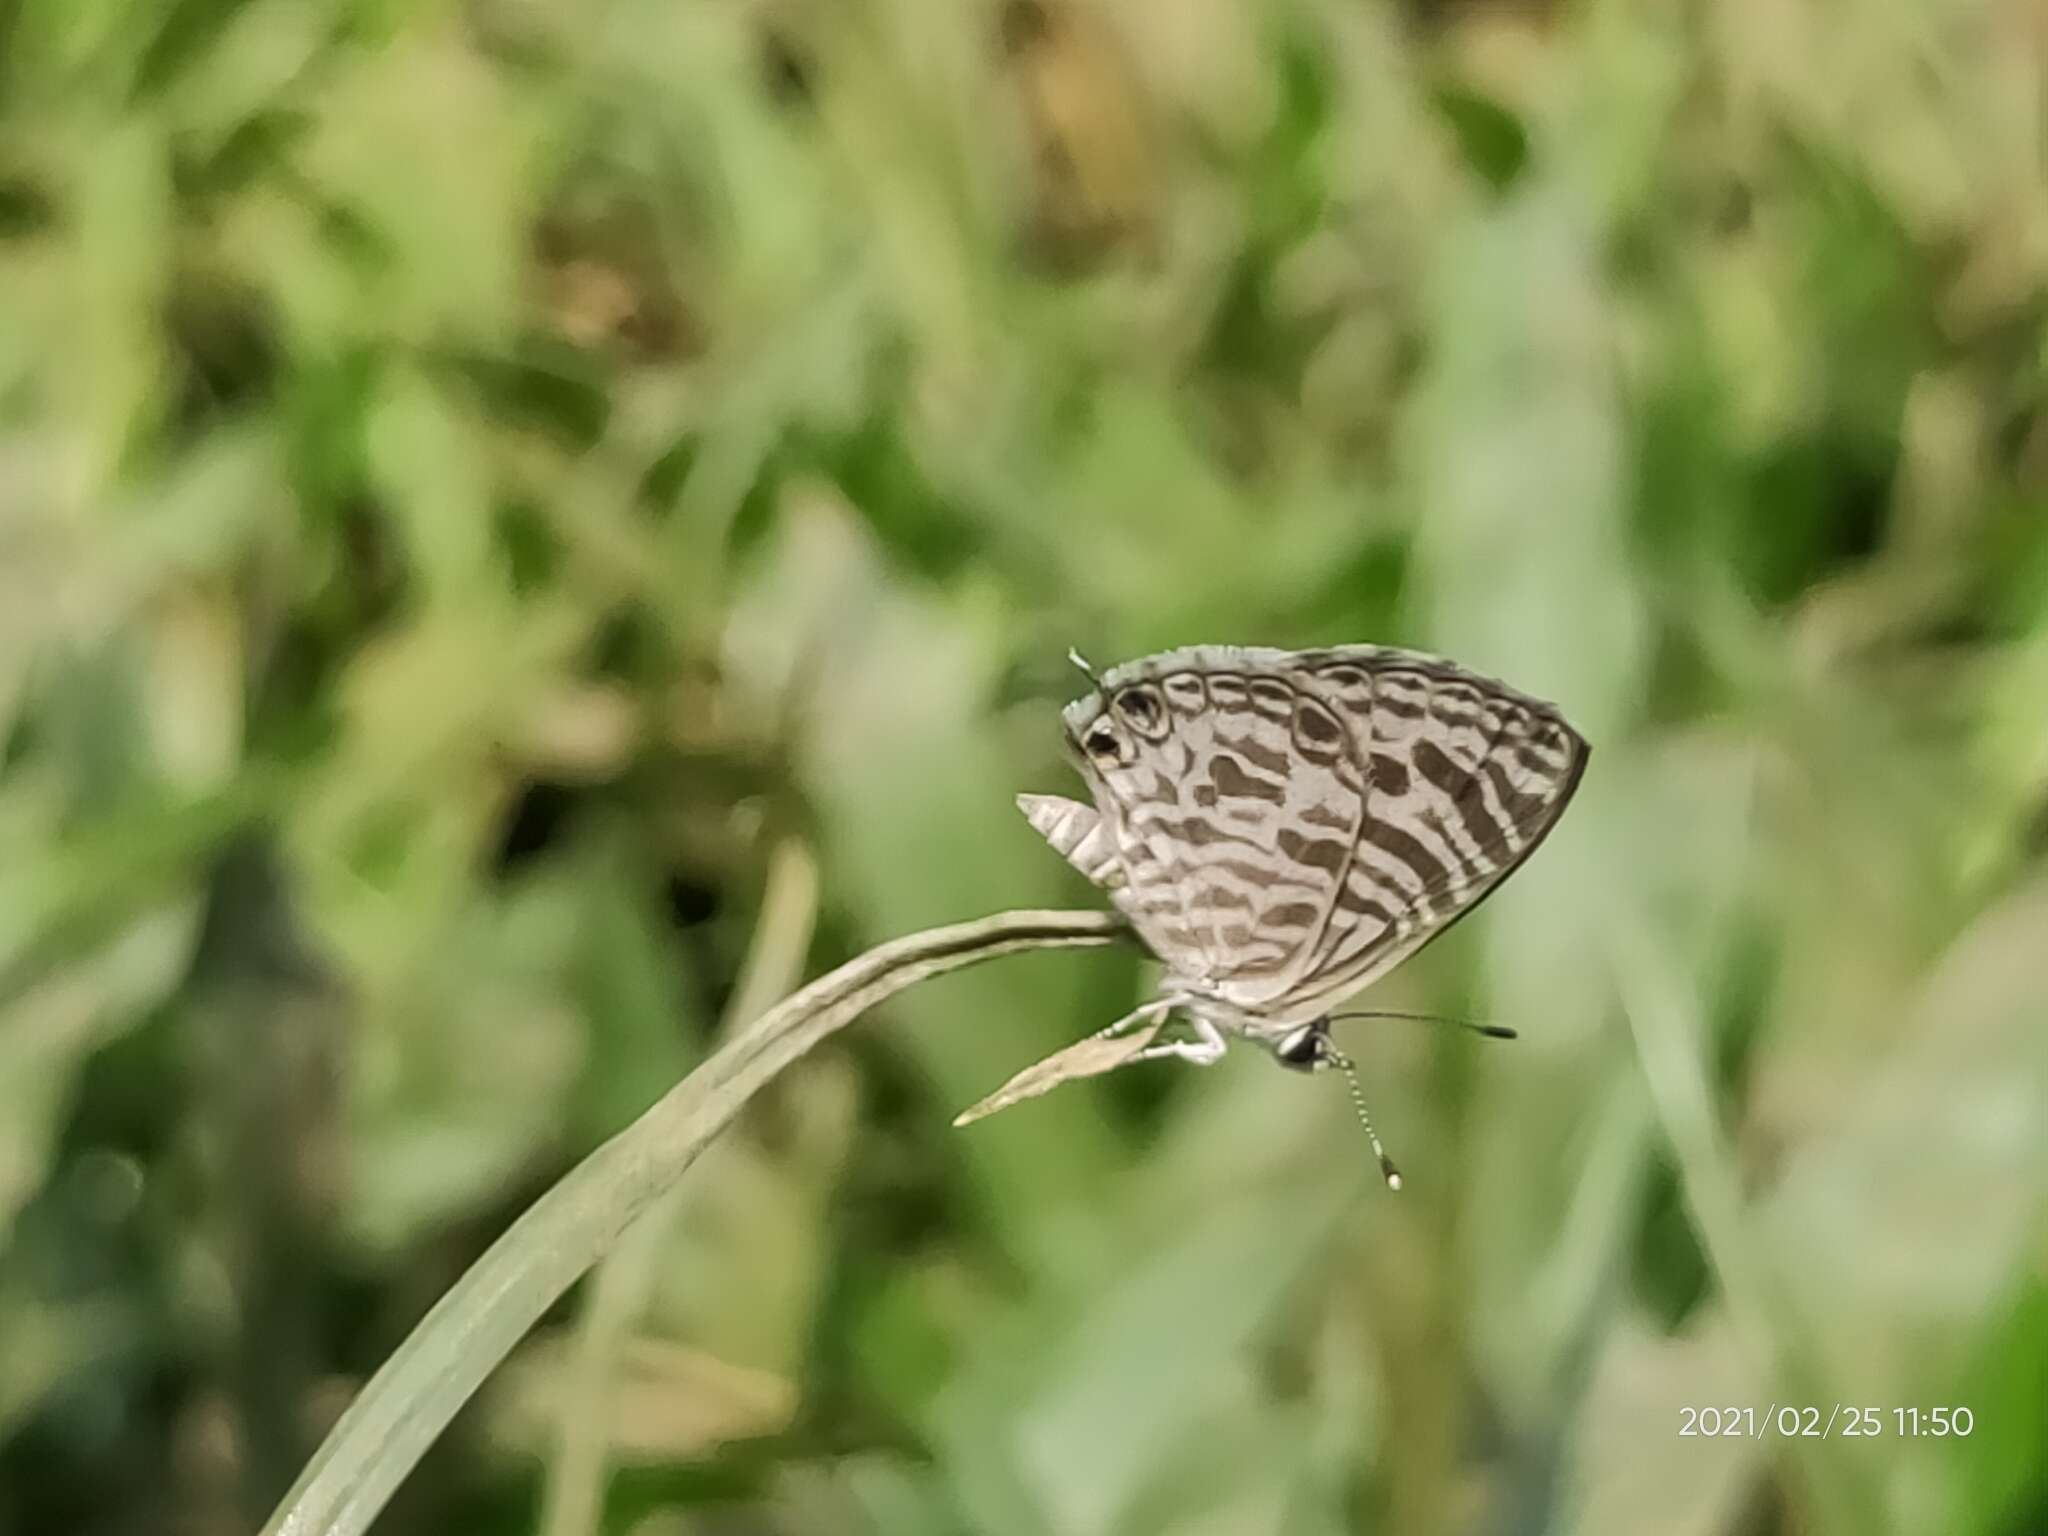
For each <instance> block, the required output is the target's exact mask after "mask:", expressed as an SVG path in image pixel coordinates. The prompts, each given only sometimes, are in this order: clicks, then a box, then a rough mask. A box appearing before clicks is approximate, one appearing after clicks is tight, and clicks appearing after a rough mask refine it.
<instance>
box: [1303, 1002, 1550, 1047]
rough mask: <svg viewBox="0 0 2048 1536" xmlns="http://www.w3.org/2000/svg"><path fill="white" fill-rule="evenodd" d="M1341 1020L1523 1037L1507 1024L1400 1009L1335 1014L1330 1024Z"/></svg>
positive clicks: (1498, 1037) (1491, 1036)
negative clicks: (1389, 1021)
mask: <svg viewBox="0 0 2048 1536" xmlns="http://www.w3.org/2000/svg"><path fill="white" fill-rule="evenodd" d="M1341 1019H1408V1020H1411V1021H1413V1022H1414V1023H1417V1024H1449V1025H1451V1026H1452V1027H1454V1028H1457V1029H1469V1030H1470V1031H1472V1033H1473V1034H1475V1035H1484V1036H1485V1037H1486V1038H1487V1039H1489V1040H1519V1039H1521V1038H1522V1037H1521V1036H1520V1035H1518V1034H1516V1033H1515V1032H1514V1031H1513V1030H1512V1029H1509V1028H1508V1027H1507V1025H1505V1024H1474V1023H1473V1022H1472V1021H1471V1020H1470V1019H1453V1018H1449V1017H1446V1016H1445V1015H1443V1014H1441V1013H1409V1012H1406V1011H1405V1010H1403V1009H1400V1008H1361V1009H1358V1010H1356V1011H1354V1012H1351V1013H1333V1014H1331V1015H1330V1022H1331V1023H1333V1024H1334V1023H1336V1022H1338V1021H1339V1020H1341Z"/></svg>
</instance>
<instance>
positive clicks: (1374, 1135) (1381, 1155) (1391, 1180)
mask: <svg viewBox="0 0 2048 1536" xmlns="http://www.w3.org/2000/svg"><path fill="white" fill-rule="evenodd" d="M1329 1062H1330V1065H1331V1066H1333V1067H1338V1068H1340V1069H1342V1071H1343V1073H1344V1081H1345V1082H1346V1083H1347V1084H1349V1085H1350V1088H1351V1107H1352V1108H1353V1109H1355V1110H1357V1111H1358V1123H1359V1124H1360V1125H1362V1126H1364V1127H1365V1139H1366V1140H1367V1141H1369V1142H1371V1143H1372V1155H1373V1156H1374V1157H1376V1158H1378V1159H1379V1160H1380V1177H1381V1178H1383V1179H1385V1180H1386V1181H1387V1188H1389V1189H1391V1190H1393V1191H1394V1192H1395V1193H1396V1194H1398V1193H1400V1190H1401V1170H1400V1169H1398V1168H1396V1167H1395V1166H1394V1160H1393V1159H1392V1158H1391V1157H1389V1156H1387V1149H1386V1148H1385V1147H1383V1146H1381V1145H1380V1133H1379V1132H1378V1131H1376V1130H1374V1129H1373V1128H1372V1111H1371V1110H1369V1109H1367V1108H1366V1107H1365V1090H1364V1089H1363V1088H1361V1087H1360V1086H1359V1083H1358V1063H1357V1062H1355V1061H1353V1060H1352V1059H1351V1058H1350V1057H1349V1056H1346V1055H1344V1054H1343V1053H1342V1052H1341V1051H1334V1050H1333V1051H1331V1052H1330V1054H1329Z"/></svg>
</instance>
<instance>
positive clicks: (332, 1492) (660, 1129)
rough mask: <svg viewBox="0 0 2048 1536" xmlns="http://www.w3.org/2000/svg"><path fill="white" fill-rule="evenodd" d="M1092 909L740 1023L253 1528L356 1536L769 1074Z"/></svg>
mask: <svg viewBox="0 0 2048 1536" xmlns="http://www.w3.org/2000/svg"><path fill="white" fill-rule="evenodd" d="M1123 932H1124V926H1123V924H1122V922H1121V921H1120V920H1119V919H1118V918H1116V917H1114V916H1112V915H1110V914H1108V913H1102V912H1004V913H999V914H997V915H996V916H994V917H987V918H983V919H981V920H980V921H978V922H972V923H958V924H954V925H953V926H951V927H947V928H934V929H931V930H930V931H928V932H925V933H920V934H913V935H912V936H910V937H908V938H902V939H894V940H891V941H890V942H889V943H887V944H882V945H879V946H877V947H876V948H874V949H871V950H869V951H868V952H867V953H866V954H864V955H862V956H860V957H859V958H858V959H856V960H850V961H848V962H847V963H846V964H845V965H842V966H841V967H840V968H839V969H838V970H836V971H833V972H832V973H831V974H829V975H826V976H822V977H820V978H819V979H818V980H816V981H814V982H812V983H811V984H810V985H809V986H807V987H805V988H804V989H803V990H802V991H800V992H798V993H796V994H794V995H793V996H791V997H789V998H788V999H786V1000H785V1001H783V1002H782V1003H780V1004H778V1005H777V1006H776V1007H774V1008H771V1009H770V1010H769V1011H768V1012H766V1013H764V1014H763V1015H761V1017H760V1018H759V1019H757V1020H756V1021H755V1022H754V1023H753V1024H752V1025H751V1026H750V1027H748V1028H747V1029H745V1030H744V1031H742V1032H741V1033H740V1034H738V1035H737V1036H735V1037H734V1038H733V1039H732V1040H730V1041H728V1042H727V1043H726V1044H725V1045H724V1046H723V1047H721V1048H720V1049H719V1050H718V1051H717V1052H716V1053H715V1054H714V1055H712V1057H711V1058H710V1059H709V1060H707V1061H706V1062H705V1063H704V1064H703V1065H702V1066H700V1067H698V1068H697V1070H696V1071H694V1072H692V1073H691V1074H690V1075H689V1076H688V1077H686V1078H684V1079H683V1080H682V1082H680V1083H678V1084H677V1085H676V1086H675V1087H674V1088H672V1089H670V1090H669V1091H668V1093H666V1094H664V1095H663V1096H662V1098H661V1099H660V1100H659V1101H657V1102H656V1103H655V1104H654V1106H653V1107H652V1108H651V1109H649V1110H648V1111H647V1112H646V1113H645V1114H644V1115H642V1116H641V1117H640V1118H639V1119H638V1120H635V1121H634V1122H633V1123H632V1124H631V1125H629V1126H627V1127H626V1129H624V1130H623V1131H621V1132H619V1134H618V1135H616V1136H614V1137H613V1138H612V1139H611V1140H610V1141H607V1142H606V1143H604V1145H602V1146H601V1147H599V1148H597V1150H596V1151H594V1152H592V1153H591V1154H590V1155H589V1156H588V1157H586V1158H585V1159H584V1160H583V1161H582V1162H580V1163H578V1164H577V1165H576V1166H575V1167H574V1168H573V1169H571V1170H570V1171H569V1173H568V1174H567V1175H566V1176H565V1177H564V1178H563V1179H562V1180H561V1182H560V1183H558V1184H556V1185H555V1186H554V1188H552V1189H550V1190H549V1191H548V1192H547V1193H546V1194H545V1195H543V1196H541V1198H540V1199H539V1200H537V1201H535V1202H534V1203H533V1205H532V1207H531V1208H529V1209H528V1210H527V1211H526V1213H525V1214H524V1215H522V1216H521V1217H520V1218H519V1219H518V1220H517V1221H515V1222H514V1223H513V1224H512V1225H511V1227H510V1228H508V1229H507V1230H506V1232H505V1233H504V1235H503V1236H501V1237H500V1238H499V1239H498V1240H497V1241H496V1242H495V1243H493V1244H491V1246H490V1247H489V1249H487V1250H486V1251H485V1253H484V1255H483V1257H482V1258H480V1259H478V1260H477V1261H476V1263H475V1264H474V1265H472V1266H471V1267H470V1269H469V1272H468V1273H467V1274H465V1275H464V1276H463V1277H462V1278H461V1279H460V1280H458V1281H457V1282H456V1283H455V1286H454V1288H453V1289H451V1290H450V1291H449V1292H448V1294H447V1295H446V1296H443V1297H442V1298H441V1300H440V1301H439V1302H437V1303H436V1304H435V1306H434V1309H433V1310H432V1311H431V1312H429V1313H428V1314H427V1315H426V1317H425V1318H424V1319H422V1320H421V1322H420V1325H419V1326H418V1327H417V1328H415V1329H414V1330H413V1332H412V1334H411V1336H410V1337H409V1338H407V1339H406V1341H405V1342H404V1343H403V1344H401V1345H400V1346H399V1347H398V1351H397V1353H395V1354H394V1355H392V1357H391V1358H390V1359H389V1360H387V1361H385V1363H384V1366H383V1368H382V1369H381V1370H379V1371H378V1372H377V1374H376V1375H375V1376H373V1377H372V1378H371V1379H370V1382H369V1384H368V1385H367V1386H365V1387H364V1388H363V1390H362V1392H361V1393H360V1394H358V1395H357V1397H356V1400H355V1401H354V1402H353V1403H351V1404H350V1405H349V1409H348V1411H347V1412H346V1413H344V1414H343V1415H342V1416H341V1420H340V1422H339V1423H337V1424H336V1425H335V1426H334V1429H333V1431H332V1432H331V1433H330V1434H329V1435H328V1437H327V1439H326V1441H325V1442H324V1443H323V1444H322V1445H321V1447H320V1449H319V1450H318V1451H317V1452H315V1453H314V1456H313V1459H312V1461H311V1462H309V1463H308V1464H307V1466H306V1469H305V1471H304V1472H302V1473H300V1474H299V1479H298V1482H297V1483H295V1484H294V1485H293V1487H292V1490H291V1492H289V1493H287V1494H286V1495H285V1497H284V1501H283V1502H282V1503H281V1504H279V1505H278V1507H277V1510H276V1511H275V1513H273V1514H272V1515H271V1517H270V1520H269V1521H268V1523H267V1524H265V1526H264V1528H263V1530H264V1536H360V1533H361V1532H363V1531H365V1530H367V1529H368V1528H369V1524H370V1522H371V1521H372V1520H374V1519H375V1518H376V1517H377V1514H378V1512H379V1511H380V1510H382V1509H383V1507H384V1504H385V1502H386V1500H388V1499H389V1498H390V1497H391V1495H392V1493H393V1492H394V1491H395V1490H396V1489H397V1487H398V1485H399V1483H400V1482H402V1481H403V1480H404V1478H405V1476H406V1474H407V1473H408V1472H410V1471H411V1470H412V1468H413V1466H414V1465H415V1464H416V1463H417V1462H418V1461H419V1459H420V1457H421V1456H422V1455H424V1454H425V1452H426V1449H427V1447H428V1446H429V1445H431V1444H433V1442H434V1439H435V1437H436V1436H438V1435H439V1434H440V1433H441V1431H442V1430H443V1429H444V1428H446V1427H447V1424H448V1421H449V1420H450V1419H452V1418H453V1417H454V1416H455V1413H456V1411H457V1410H458V1409H459V1408H461V1406H462V1405H463V1404H464V1403H465V1402H467V1401H468V1400H469V1398H470V1396H471V1394H473V1393H474V1392H475V1391H476V1389H477V1388H478V1387H480V1386H481V1385H482V1384H483V1381H484V1378H485V1377H486V1376H488V1375H489V1374H490V1372H491V1370H492V1369H493V1368H494V1367H495V1366H496V1365H497V1364H498V1362H499V1361H501V1360H503V1359H504V1358H505V1356H506V1355H508V1354H509V1353H511V1351H512V1348H513V1346H514V1345H516V1344H517V1343H518V1342H519V1340H520V1339H521V1338H523V1337H525V1335H526V1331H527V1330H528V1329H529V1328H531V1327H532V1326H533V1324H534V1323H535V1322H536V1321H537V1320H538V1319H539V1317H540V1315H541V1314H542V1313H543V1312H545V1311H546V1310H547V1309H548V1307H550V1306H552V1305H553V1304H554V1302H555V1301H556V1300H557V1298H559V1297H560V1296H561V1295H562V1293H563V1292H564V1291H566V1290H568V1288H569V1287H570V1286H571V1285H573V1284H575V1282H576V1280H577V1279H578V1278H579V1277H580V1276H581V1275H582V1274H583V1273H584V1271H585V1270H587V1269H589V1268H590V1267H591V1265H593V1264H595V1263H596V1262H597V1261H598V1259H600V1258H601V1257H603V1255H604V1254H605V1252H606V1251H607V1250H608V1249H609V1248H610V1247H611V1245H612V1243H613V1242H614V1241H615V1240H616V1239H617V1238H618V1236H619V1234H620V1233H621V1232H623V1231H624V1230H625V1229H626V1228H627V1226H629V1225H630V1224H631V1223H632V1221H633V1218H634V1217H636V1216H638V1215H639V1214H640V1213H641V1212H643V1211H644V1210H646V1209H647V1207H648V1205H649V1204H650V1203H651V1202H653V1201H654V1200H655V1199H657V1198H658V1197H659V1196H660V1195H661V1193H662V1192H663V1191H664V1190H666V1189H668V1188H669V1187H670V1186H671V1185H673V1184H674V1183H675V1181H676V1180H677V1179H678V1178H680V1177H681V1176H682V1174H683V1172H684V1171H685V1170H686V1169H687V1168H688V1167H689V1166H690V1164H691V1163H692V1162H694V1161H695V1160H696V1157H697V1154H698V1153H700V1152H702V1151H703V1150H704V1148H705V1147H706V1146H708V1145H709V1144H710V1143H711V1141H712V1139H713V1138H715V1137H716V1136H717V1135H718V1133H719V1132H720V1131H722V1130H724V1129H725V1127H726V1126H727V1125H729V1124H731V1123H732V1121H733V1119H734V1117H735V1116H736V1115H738V1113H739V1111H740V1108H741V1106H743V1105H744V1104H745V1103H746V1102H747V1100H748V1099H750V1098H752V1097H753V1096H754V1094H756V1093H757V1092H759V1091H760V1090H761V1088H762V1087H763V1086H765V1085H766V1084H767V1083H768V1081H769V1080H770V1079H771V1078H773V1077H774V1076H775V1075H776V1073H778V1072H780V1071H781V1070H782V1069H783V1068H784V1067H786V1066H788V1065H789V1064H790V1063H791V1062H793V1061H795V1060H797V1059H798V1058H799V1057H801V1056H802V1055H804V1053H805V1052H807V1051H809V1050H810V1049H811V1048H812V1047H813V1046H815V1045H817V1044H818V1043H819V1042H820V1041H821V1040H824V1039H825V1038H826V1037H827V1036H828V1035H831V1034H833V1033H834V1032H836V1031H838V1030H840V1029H843V1028H845V1027H846V1026H847V1025H848V1024H851V1023H852V1022H853V1021H854V1020H855V1019H856V1018H858V1017H859V1016H860V1015H861V1014H862V1013H863V1012H865V1011H866V1010H867V1009H869V1008H872V1007H874V1006H875V1004H877V1003H879V1002H882V1001H883V1000H884V999H886V998H889V997H892V996H894V995H895V994H896V993H898V992H900V991H902V990H903V989H904V988H906V987H910V986H914V985H916V984H917V983H918V982H920V981H925V980H928V979H930V978H931V977H933V976H938V975H941V974H943V973H944V972H947V971H952V970H958V969H960V968H961V967H963V966H968V965H975V964H979V963H980V962H981V961H984V960H993V959H995V958H997V957H998V956H1000V955H1011V954H1016V953H1018V952H1020V951H1022V950H1028V949H1054V948H1064V947H1068V946H1073V945H1081V944H1106V943H1108V942H1110V941H1111V940H1112V939H1115V938H1117V937H1119V936H1120V935H1121V934H1122V933H1123Z"/></svg>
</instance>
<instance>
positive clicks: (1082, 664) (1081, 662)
mask: <svg viewBox="0 0 2048 1536" xmlns="http://www.w3.org/2000/svg"><path fill="white" fill-rule="evenodd" d="M1067 660H1069V661H1071V662H1072V663H1073V664H1074V665H1075V666H1077V667H1079V668H1080V669H1081V675H1082V676H1083V677H1085V678H1087V679H1088V681H1089V682H1091V683H1093V684H1094V685H1095V686H1096V687H1098V688H1100V687H1101V686H1102V679H1101V678H1099V677H1097V676H1096V675H1095V669H1094V668H1093V667H1091V666H1089V665H1088V658H1087V657H1086V656H1083V655H1082V654H1081V653H1080V652H1079V651H1078V650H1076V649H1075V648H1074V647H1073V646H1071V645H1070V646H1068V647H1067Z"/></svg>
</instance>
